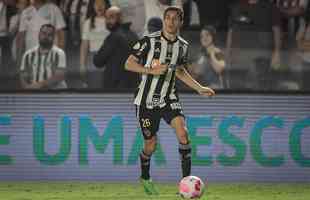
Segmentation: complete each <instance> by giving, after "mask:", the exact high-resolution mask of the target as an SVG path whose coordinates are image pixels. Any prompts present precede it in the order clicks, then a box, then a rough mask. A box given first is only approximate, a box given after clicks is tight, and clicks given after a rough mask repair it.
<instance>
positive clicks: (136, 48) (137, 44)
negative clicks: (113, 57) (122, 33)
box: [133, 42, 141, 50]
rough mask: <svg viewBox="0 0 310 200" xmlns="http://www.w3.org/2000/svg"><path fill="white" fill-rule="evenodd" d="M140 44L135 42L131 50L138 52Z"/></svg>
mask: <svg viewBox="0 0 310 200" xmlns="http://www.w3.org/2000/svg"><path fill="white" fill-rule="evenodd" d="M140 46H141V45H140V42H137V43H136V44H135V45H134V46H133V49H134V50H138V49H140Z"/></svg>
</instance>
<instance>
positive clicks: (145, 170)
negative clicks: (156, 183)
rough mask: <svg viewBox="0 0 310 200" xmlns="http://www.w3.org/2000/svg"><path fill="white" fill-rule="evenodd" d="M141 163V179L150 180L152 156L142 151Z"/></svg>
mask: <svg viewBox="0 0 310 200" xmlns="http://www.w3.org/2000/svg"><path fill="white" fill-rule="evenodd" d="M140 161H141V178H143V179H144V180H148V179H150V164H151V155H147V154H145V153H144V151H142V152H141V153H140Z"/></svg>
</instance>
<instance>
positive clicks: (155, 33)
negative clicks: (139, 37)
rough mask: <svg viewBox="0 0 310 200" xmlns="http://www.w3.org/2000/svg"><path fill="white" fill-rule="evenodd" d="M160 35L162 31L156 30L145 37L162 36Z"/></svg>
mask: <svg viewBox="0 0 310 200" xmlns="http://www.w3.org/2000/svg"><path fill="white" fill-rule="evenodd" d="M160 36H161V31H156V32H153V33H150V34H147V35H146V36H145V37H148V38H156V37H160Z"/></svg>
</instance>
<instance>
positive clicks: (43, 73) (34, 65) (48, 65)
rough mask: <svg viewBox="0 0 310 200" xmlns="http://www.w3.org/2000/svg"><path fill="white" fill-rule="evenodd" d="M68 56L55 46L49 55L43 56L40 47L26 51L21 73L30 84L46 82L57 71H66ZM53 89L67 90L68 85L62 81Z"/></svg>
mask: <svg viewBox="0 0 310 200" xmlns="http://www.w3.org/2000/svg"><path fill="white" fill-rule="evenodd" d="M65 68H66V56H65V53H64V51H63V50H61V49H60V48H58V47H56V46H53V47H52V48H51V50H50V51H49V52H48V53H45V54H42V53H40V51H39V46H36V47H34V48H32V49H29V50H28V51H26V53H25V54H24V56H23V59H22V63H21V66H20V71H21V73H23V75H24V76H25V78H26V81H27V83H28V84H31V83H36V82H40V81H44V80H47V79H49V78H50V77H52V76H53V75H54V74H55V72H56V70H65ZM53 88H66V83H65V82H64V81H61V82H60V83H58V84H56V85H55V86H54V87H53Z"/></svg>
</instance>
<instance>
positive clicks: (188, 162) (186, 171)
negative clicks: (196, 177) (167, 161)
mask: <svg viewBox="0 0 310 200" xmlns="http://www.w3.org/2000/svg"><path fill="white" fill-rule="evenodd" d="M191 151H192V148H191V145H190V144H189V143H188V144H181V143H180V144H179V153H180V157H181V162H182V174H183V177H186V176H189V175H190V174H191V166H192V159H191Z"/></svg>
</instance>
